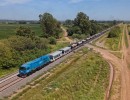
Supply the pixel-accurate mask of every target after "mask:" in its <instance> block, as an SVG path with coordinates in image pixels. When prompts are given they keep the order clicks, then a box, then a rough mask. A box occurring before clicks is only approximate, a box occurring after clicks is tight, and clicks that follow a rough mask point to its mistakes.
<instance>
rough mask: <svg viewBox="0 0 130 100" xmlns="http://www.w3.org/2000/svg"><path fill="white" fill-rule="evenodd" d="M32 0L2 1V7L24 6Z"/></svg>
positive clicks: (0, 3) (0, 0) (0, 1)
mask: <svg viewBox="0 0 130 100" xmlns="http://www.w3.org/2000/svg"><path fill="white" fill-rule="evenodd" d="M29 1H31V0H0V6H5V5H10V4H24V3H26V2H29Z"/></svg>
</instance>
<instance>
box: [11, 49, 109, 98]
mask: <svg viewBox="0 0 130 100" xmlns="http://www.w3.org/2000/svg"><path fill="white" fill-rule="evenodd" d="M48 73H49V75H47V76H46V77H43V78H41V79H40V80H39V81H35V82H33V83H30V84H28V86H29V87H28V88H27V89H26V90H24V89H23V90H22V91H21V92H20V93H18V94H17V95H16V96H14V97H13V98H12V100H79V99H80V100H103V99H104V96H105V91H106V89H107V86H108V83H109V81H108V79H109V73H110V72H109V65H108V64H107V62H106V61H105V60H104V59H103V58H102V57H101V56H100V55H99V54H97V53H94V52H92V51H88V49H87V48H83V49H81V50H79V51H78V52H76V53H75V54H74V55H72V56H70V57H69V58H68V59H66V60H65V61H64V62H62V63H61V64H59V65H57V66H56V67H55V68H54V69H52V70H50V71H49V72H48Z"/></svg>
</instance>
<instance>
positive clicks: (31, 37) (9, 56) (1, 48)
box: [0, 12, 109, 69]
mask: <svg viewBox="0 0 130 100" xmlns="http://www.w3.org/2000/svg"><path fill="white" fill-rule="evenodd" d="M39 23H40V27H41V29H42V33H41V36H37V35H36V33H35V32H34V31H32V30H31V29H30V28H29V27H24V26H20V27H18V28H17V29H16V35H15V36H12V37H9V38H8V39H4V40H1V41H0V68H1V69H9V68H12V67H18V66H20V65H22V64H23V63H25V62H27V61H30V60H33V59H35V58H37V57H39V56H41V55H44V54H47V53H49V52H51V51H50V50H51V46H50V45H55V44H56V39H58V38H60V37H61V35H62V29H61V24H63V25H64V26H66V27H67V31H68V35H69V36H72V37H73V38H80V39H81V38H85V37H86V36H90V35H93V34H95V33H97V32H99V31H100V30H103V29H104V28H107V27H109V26H108V25H105V24H100V23H98V22H97V21H94V20H90V19H89V17H88V16H87V15H86V14H84V13H83V12H79V13H78V14H77V16H76V18H75V19H74V20H66V21H65V22H64V23H61V22H59V21H58V20H57V19H56V18H54V17H53V15H51V14H50V13H44V14H40V15H39Z"/></svg>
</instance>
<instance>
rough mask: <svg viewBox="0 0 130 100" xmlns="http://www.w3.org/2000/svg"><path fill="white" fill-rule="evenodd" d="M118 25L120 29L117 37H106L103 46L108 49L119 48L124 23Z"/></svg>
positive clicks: (114, 49) (116, 49) (115, 49)
mask: <svg viewBox="0 0 130 100" xmlns="http://www.w3.org/2000/svg"><path fill="white" fill-rule="evenodd" d="M119 27H120V29H121V32H120V33H119V34H118V36H117V37H113V38H106V42H105V46H106V47H107V48H108V49H109V50H113V51H118V50H120V49H121V40H122V34H121V33H122V32H123V27H124V25H121V26H119Z"/></svg>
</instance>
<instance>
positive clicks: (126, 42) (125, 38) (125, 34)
mask: <svg viewBox="0 0 130 100" xmlns="http://www.w3.org/2000/svg"><path fill="white" fill-rule="evenodd" d="M124 40H125V46H126V48H128V47H129V44H128V38H127V32H126V30H125V33H124Z"/></svg>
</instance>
